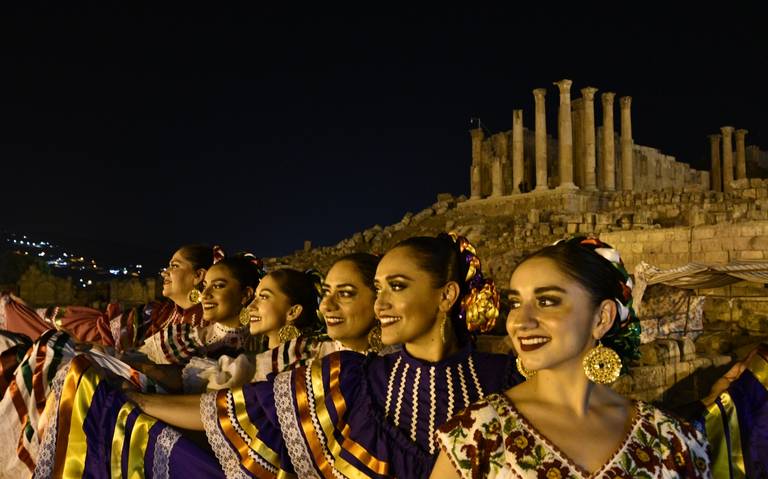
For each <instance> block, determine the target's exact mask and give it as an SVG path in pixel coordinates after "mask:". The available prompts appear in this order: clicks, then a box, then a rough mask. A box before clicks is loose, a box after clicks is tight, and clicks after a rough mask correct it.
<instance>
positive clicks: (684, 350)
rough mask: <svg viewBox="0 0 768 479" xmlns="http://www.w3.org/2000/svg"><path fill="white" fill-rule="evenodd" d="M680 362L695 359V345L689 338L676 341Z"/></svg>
mask: <svg viewBox="0 0 768 479" xmlns="http://www.w3.org/2000/svg"><path fill="white" fill-rule="evenodd" d="M678 348H679V349H680V360H681V361H693V360H694V359H695V358H696V344H695V343H694V342H693V340H692V339H690V338H682V339H679V340H678Z"/></svg>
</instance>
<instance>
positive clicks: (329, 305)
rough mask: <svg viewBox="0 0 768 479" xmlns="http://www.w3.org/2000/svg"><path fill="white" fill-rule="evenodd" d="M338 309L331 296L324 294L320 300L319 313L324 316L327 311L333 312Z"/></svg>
mask: <svg viewBox="0 0 768 479" xmlns="http://www.w3.org/2000/svg"><path fill="white" fill-rule="evenodd" d="M337 308H338V305H337V304H336V301H334V299H333V295H332V294H326V295H325V296H323V299H321V300H320V312H321V313H323V314H325V313H327V312H329V311H335V310H336V309H337Z"/></svg>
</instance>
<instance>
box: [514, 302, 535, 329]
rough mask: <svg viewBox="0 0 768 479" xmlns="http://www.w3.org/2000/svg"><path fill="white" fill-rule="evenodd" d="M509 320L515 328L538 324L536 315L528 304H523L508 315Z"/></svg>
mask: <svg viewBox="0 0 768 479" xmlns="http://www.w3.org/2000/svg"><path fill="white" fill-rule="evenodd" d="M507 322H508V323H510V324H511V325H512V327H514V328H515V329H531V328H535V327H536V326H538V324H539V323H538V321H537V320H536V315H535V314H534V312H533V311H532V310H531V308H530V307H529V306H528V305H521V306H520V307H519V308H517V309H515V310H512V311H510V312H509V315H507Z"/></svg>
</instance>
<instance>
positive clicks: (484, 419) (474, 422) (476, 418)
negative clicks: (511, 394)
mask: <svg viewBox="0 0 768 479" xmlns="http://www.w3.org/2000/svg"><path fill="white" fill-rule="evenodd" d="M511 413H512V409H511V407H510V403H509V400H508V399H506V398H505V397H504V394H503V393H493V394H489V395H488V396H485V397H484V398H482V399H479V400H477V401H475V402H473V403H472V404H470V405H469V406H467V407H465V408H464V409H462V410H461V411H459V412H458V413H456V414H455V415H454V416H453V417H452V418H451V419H449V420H448V422H446V423H445V424H443V425H442V426H440V427H439V428H438V435H440V434H446V435H451V434H453V433H455V432H456V430H458V429H461V430H463V431H465V432H467V431H470V430H473V429H477V428H478V427H480V426H487V425H489V424H492V423H495V422H499V421H501V420H503V418H505V417H507V416H509V415H510V414H511ZM492 430H493V429H492ZM466 436H467V437H470V438H471V437H472V436H473V434H466Z"/></svg>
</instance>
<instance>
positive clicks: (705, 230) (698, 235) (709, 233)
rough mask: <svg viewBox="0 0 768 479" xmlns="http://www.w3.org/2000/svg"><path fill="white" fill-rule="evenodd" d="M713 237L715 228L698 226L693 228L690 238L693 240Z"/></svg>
mask: <svg viewBox="0 0 768 479" xmlns="http://www.w3.org/2000/svg"><path fill="white" fill-rule="evenodd" d="M714 237H715V228H711V227H700V228H694V229H693V236H692V238H693V239H694V240H701V239H709V238H714Z"/></svg>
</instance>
